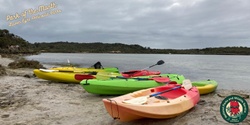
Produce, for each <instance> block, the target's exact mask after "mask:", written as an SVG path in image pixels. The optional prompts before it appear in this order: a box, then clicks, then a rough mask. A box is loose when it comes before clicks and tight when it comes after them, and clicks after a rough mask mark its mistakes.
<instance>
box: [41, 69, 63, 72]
mask: <svg viewBox="0 0 250 125" xmlns="http://www.w3.org/2000/svg"><path fill="white" fill-rule="evenodd" d="M39 70H40V71H42V72H59V70H53V69H39Z"/></svg>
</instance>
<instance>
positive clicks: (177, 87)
mask: <svg viewBox="0 0 250 125" xmlns="http://www.w3.org/2000/svg"><path fill="white" fill-rule="evenodd" d="M179 88H181V86H176V87H174V88H171V89H168V90H164V91H161V92H157V93H155V94H152V95H150V96H149V97H153V96H157V95H160V94H163V93H166V92H169V91H172V90H176V89H179Z"/></svg>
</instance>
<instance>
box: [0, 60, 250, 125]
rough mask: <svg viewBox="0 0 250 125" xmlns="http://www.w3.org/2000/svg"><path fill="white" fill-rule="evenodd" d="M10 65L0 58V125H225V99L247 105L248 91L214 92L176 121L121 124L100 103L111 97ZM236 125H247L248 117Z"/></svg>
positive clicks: (175, 119) (203, 97)
mask: <svg viewBox="0 0 250 125" xmlns="http://www.w3.org/2000/svg"><path fill="white" fill-rule="evenodd" d="M12 61H13V60H11V59H9V58H2V57H0V64H1V65H2V66H4V67H6V69H7V75H5V76H0V81H1V82H0V90H1V91H0V116H1V118H0V125H167V124H169V125H198V124H199V125H203V124H210V125H224V124H225V125H226V124H229V123H227V122H226V121H225V120H224V119H223V118H222V116H221V115H220V104H221V102H222V100H223V99H224V98H225V97H226V96H229V95H240V96H242V97H245V99H246V101H247V102H248V105H249V104H250V99H249V95H250V91H241V90H222V89H218V90H216V91H215V92H214V93H211V94H208V95H202V96H201V98H200V102H199V103H198V104H197V105H196V106H195V107H194V108H192V109H191V110H190V111H188V112H187V113H185V114H182V115H181V116H178V117H176V118H172V119H161V120H157V119H141V120H137V121H133V122H127V123H122V122H119V121H118V120H114V119H112V117H111V116H109V114H108V113H107V112H106V110H105V107H104V105H103V103H102V101H101V100H102V99H103V98H112V97H113V96H99V95H93V94H90V93H87V92H85V90H84V89H83V88H82V87H81V86H80V84H63V83H55V82H51V81H46V80H42V79H38V78H36V77H34V76H33V72H32V71H33V69H26V68H25V69H14V70H13V69H9V68H8V64H9V63H10V62H12ZM240 124H241V125H250V113H248V116H247V118H246V119H245V120H244V121H243V122H242V123H240Z"/></svg>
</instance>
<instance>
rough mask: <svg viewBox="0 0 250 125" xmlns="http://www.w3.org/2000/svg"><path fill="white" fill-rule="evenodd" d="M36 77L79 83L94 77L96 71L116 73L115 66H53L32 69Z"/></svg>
mask: <svg viewBox="0 0 250 125" xmlns="http://www.w3.org/2000/svg"><path fill="white" fill-rule="evenodd" d="M33 72H34V74H35V75H36V77H38V78H40V79H45V80H50V81H54V82H66V83H80V81H81V80H84V79H93V78H96V74H97V73H98V72H112V73H117V72H119V70H118V69H117V68H112V67H111V68H103V69H95V68H77V67H55V68H50V69H34V70H33Z"/></svg>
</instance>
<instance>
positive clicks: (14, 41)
mask: <svg viewBox="0 0 250 125" xmlns="http://www.w3.org/2000/svg"><path fill="white" fill-rule="evenodd" d="M41 52H51V53H131V54H132V53H140V54H214V55H250V48H249V47H242V46H240V47H217V48H203V49H151V48H150V47H143V46H140V45H138V44H131V45H128V44H123V43H102V42H94V43H78V42H68V41H58V42H50V43H47V42H36V43H29V42H28V41H26V40H24V39H23V38H21V37H20V36H17V35H15V34H12V33H10V32H9V31H8V30H7V29H0V53H3V54H16V53H22V54H35V53H41Z"/></svg>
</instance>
